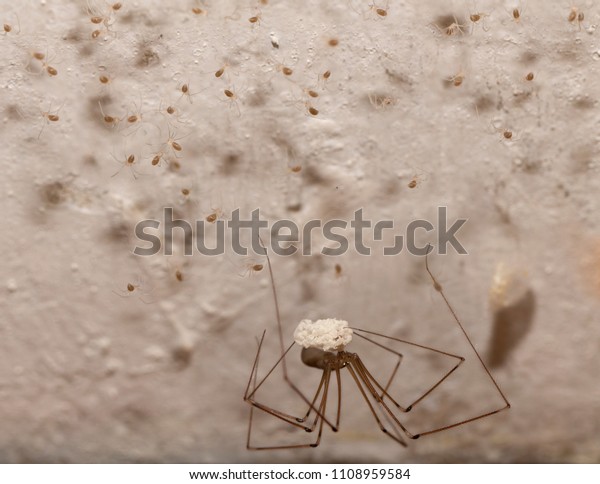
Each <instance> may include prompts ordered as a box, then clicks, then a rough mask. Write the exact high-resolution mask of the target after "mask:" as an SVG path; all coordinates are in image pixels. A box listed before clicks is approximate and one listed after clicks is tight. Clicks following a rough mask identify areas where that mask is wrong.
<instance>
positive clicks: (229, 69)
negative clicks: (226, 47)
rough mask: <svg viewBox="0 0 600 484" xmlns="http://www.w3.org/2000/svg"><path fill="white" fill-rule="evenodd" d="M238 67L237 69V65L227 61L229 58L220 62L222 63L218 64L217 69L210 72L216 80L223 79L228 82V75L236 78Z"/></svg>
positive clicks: (229, 79)
mask: <svg viewBox="0 0 600 484" xmlns="http://www.w3.org/2000/svg"><path fill="white" fill-rule="evenodd" d="M238 67H239V64H238V63H236V62H233V61H231V59H229V58H225V59H224V60H223V61H222V63H220V65H219V68H218V69H217V70H216V71H214V72H212V74H213V75H214V76H215V77H216V78H217V79H224V80H226V81H227V82H230V81H231V77H230V75H229V74H232V75H234V76H237V75H238V73H239V72H238Z"/></svg>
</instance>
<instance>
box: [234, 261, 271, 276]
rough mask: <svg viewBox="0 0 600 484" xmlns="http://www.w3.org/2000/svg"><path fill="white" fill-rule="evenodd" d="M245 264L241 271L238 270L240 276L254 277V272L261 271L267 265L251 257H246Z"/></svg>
mask: <svg viewBox="0 0 600 484" xmlns="http://www.w3.org/2000/svg"><path fill="white" fill-rule="evenodd" d="M243 266H244V267H243V269H242V270H241V271H240V272H238V276H240V277H247V276H250V277H252V275H253V274H255V273H257V272H261V271H262V270H263V269H264V267H265V266H264V264H262V263H261V262H259V261H257V260H253V259H251V258H248V259H246V260H245V261H244V262H243Z"/></svg>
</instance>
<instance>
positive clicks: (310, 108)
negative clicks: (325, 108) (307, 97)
mask: <svg viewBox="0 0 600 484" xmlns="http://www.w3.org/2000/svg"><path fill="white" fill-rule="evenodd" d="M303 104H304V108H305V109H306V112H307V114H309V115H311V116H317V115H318V114H319V110H318V109H317V108H315V107H314V106H313V105H312V104H310V103H309V102H308V101H306V102H304V103H303Z"/></svg>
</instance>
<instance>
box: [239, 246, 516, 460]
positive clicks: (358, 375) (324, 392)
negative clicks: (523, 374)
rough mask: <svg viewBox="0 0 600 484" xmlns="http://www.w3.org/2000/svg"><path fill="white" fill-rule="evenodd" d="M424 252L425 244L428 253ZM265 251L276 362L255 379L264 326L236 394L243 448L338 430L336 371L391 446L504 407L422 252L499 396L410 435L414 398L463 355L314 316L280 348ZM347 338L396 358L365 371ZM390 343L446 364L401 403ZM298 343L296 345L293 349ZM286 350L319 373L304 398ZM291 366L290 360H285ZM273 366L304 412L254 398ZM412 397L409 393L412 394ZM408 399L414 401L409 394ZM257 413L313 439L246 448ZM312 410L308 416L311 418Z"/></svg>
mask: <svg viewBox="0 0 600 484" xmlns="http://www.w3.org/2000/svg"><path fill="white" fill-rule="evenodd" d="M430 250H431V246H430V249H429V251H430ZM265 254H266V256H267V268H268V270H269V275H270V279H271V290H272V291H271V292H272V296H273V303H274V307H275V319H276V323H277V333H278V336H279V345H280V352H281V355H280V357H279V359H278V360H277V361H276V363H275V364H274V365H273V366H272V367H271V369H270V370H269V371H268V372H267V374H266V376H264V377H262V378H261V379H259V378H258V366H259V357H260V353H261V349H262V347H263V343H264V341H265V335H266V331H264V332H263V334H262V337H261V339H260V341H259V343H258V349H257V352H256V357H255V358H254V363H253V365H252V370H251V372H250V377H249V379H248V384H247V386H246V391H245V392H244V397H243V398H244V401H245V402H246V403H248V404H249V405H250V416H249V423H248V433H247V437H246V447H247V448H248V449H251V450H275V449H293V448H310V447H317V446H318V445H319V444H320V442H321V436H322V433H323V428H324V426H325V425H327V427H329V428H331V429H332V430H333V431H334V432H337V430H338V429H339V428H340V417H341V404H342V395H343V392H342V388H341V386H342V371H343V370H344V369H346V370H347V374H349V376H350V382H351V383H353V384H354V385H355V386H356V388H357V389H358V393H359V394H360V396H361V397H362V399H363V401H364V402H365V404H366V407H367V409H368V411H369V412H370V414H371V416H372V417H373V419H374V420H375V424H376V425H377V427H378V428H379V430H380V431H381V432H383V434H385V435H386V436H388V437H390V438H391V439H392V440H394V441H395V442H396V443H398V444H400V445H402V446H405V447H406V446H407V445H408V444H407V440H406V439H412V440H416V439H418V438H420V437H424V436H427V435H432V434H435V433H438V432H442V431H446V430H449V429H452V428H456V427H460V426H462V425H465V424H468V423H470V422H474V421H477V420H480V419H484V418H487V417H491V416H492V415H495V414H497V413H500V412H502V411H503V410H507V409H509V408H510V403H509V402H508V399H507V398H506V396H505V395H504V393H503V392H502V390H501V389H500V386H499V385H498V383H497V382H496V380H495V379H494V377H493V376H492V374H491V372H490V370H489V369H488V367H487V366H486V364H485V363H484V361H483V359H482V358H481V356H480V355H479V352H478V351H477V349H476V348H475V346H474V345H473V342H472V341H471V338H470V337H469V335H468V333H467V332H466V330H465V328H464V326H463V324H462V322H461V321H460V319H459V318H458V316H457V314H456V312H455V311H454V309H453V308H452V306H451V305H450V303H449V302H448V299H447V298H446V295H445V294H444V292H443V289H442V286H441V285H440V283H439V282H438V281H437V280H436V278H435V277H434V276H433V274H432V272H431V271H430V269H429V265H428V261H427V256H426V258H425V270H426V271H427V273H428V275H429V277H430V279H431V281H432V284H433V287H434V289H435V290H436V291H437V292H438V293H439V294H440V296H441V298H442V300H443V303H444V305H445V306H446V308H447V309H448V310H449V312H450V314H451V319H452V321H453V325H454V327H455V328H456V329H457V330H458V331H459V332H460V333H461V334H462V335H463V336H464V338H465V340H466V343H468V346H469V348H470V351H472V352H473V354H474V355H475V356H476V357H477V360H478V364H479V365H480V366H481V368H482V370H483V371H484V372H485V374H486V377H487V378H488V379H489V381H490V383H491V384H492V385H493V387H494V389H495V390H494V391H495V393H497V395H498V397H499V398H498V401H500V399H501V400H502V404H501V405H500V406H498V407H496V408H495V409H494V410H491V411H489V410H487V411H483V412H477V413H476V414H475V416H472V417H470V418H466V419H465V418H464V417H461V418H458V419H456V420H454V421H451V423H447V424H446V425H443V426H440V427H434V428H432V429H426V430H424V431H419V432H414V431H411V430H409V429H408V426H407V425H406V424H405V423H403V422H402V420H404V419H405V415H406V414H407V413H408V412H411V411H413V410H414V409H416V408H417V407H419V408H420V406H419V405H420V403H421V402H422V401H424V400H425V399H427V397H428V396H429V395H430V394H432V393H433V392H434V391H435V390H436V389H437V388H438V387H440V386H441V385H443V384H444V382H445V381H446V380H447V379H448V378H449V377H451V375H454V374H455V372H456V370H458V368H459V367H460V366H461V365H462V364H463V362H464V361H465V358H464V357H463V356H459V355H456V354H453V353H449V352H446V351H442V350H440V349H436V348H432V347H430V346H425V345H422V344H418V343H413V342H411V341H407V340H403V339H399V338H394V337H392V336H386V335H384V334H381V333H376V332H374V331H370V330H366V329H359V328H353V327H350V326H349V324H348V323H347V322H346V321H342V320H338V319H333V318H331V319H320V320H317V321H310V320H307V319H305V320H302V321H301V322H300V323H299V324H298V326H297V328H296V330H295V332H294V341H293V342H292V343H291V344H290V345H288V346H287V347H286V346H285V345H284V338H283V325H282V321H281V316H280V312H279V303H278V298H277V291H276V286H275V282H274V278H273V270H272V267H271V261H270V259H269V257H268V254H267V252H266V250H265ZM354 337H357V338H358V342H363V344H365V345H366V346H370V347H371V348H373V349H378V350H379V351H381V352H382V353H381V354H390V355H393V356H394V358H396V363H395V366H394V368H393V371H392V372H391V374H390V375H382V370H381V369H380V368H379V367H378V366H374V367H372V368H368V367H367V365H366V364H365V362H364V361H366V360H363V358H362V357H361V356H360V355H359V354H358V353H353V352H349V351H347V350H346V348H347V347H348V345H349V344H350V343H351V342H352V339H353V338H354ZM395 346H402V347H405V348H407V351H409V352H410V350H414V351H422V352H423V353H425V354H428V355H431V356H432V357H433V356H434V355H436V356H437V358H440V360H443V361H446V362H447V363H445V364H444V366H445V368H446V369H445V370H444V373H443V374H441V376H437V377H436V380H437V381H435V383H434V384H433V385H431V386H429V385H428V388H427V387H425V390H424V391H423V390H421V394H420V396H418V397H417V398H414V397H412V398H411V400H410V401H409V402H408V405H406V404H405V405H403V404H400V403H399V402H398V400H396V398H398V397H397V396H396V395H393V394H394V393H396V392H395V391H394V390H393V388H392V383H393V381H394V379H395V378H396V376H397V374H398V370H399V368H400V365H401V363H402V361H403V357H404V356H403V354H402V353H400V352H398V351H397V350H396V349H394V348H395ZM298 348H300V349H299V350H298ZM292 349H296V351H297V352H298V351H299V355H298V356H299V357H300V360H301V361H302V363H303V364H304V365H305V366H306V367H309V368H314V369H315V370H319V371H321V378H320V381H319V383H318V386H317V388H316V391H315V392H314V394H312V395H313V396H311V395H309V396H308V397H307V396H305V395H304V393H303V391H302V390H301V389H300V387H299V385H297V384H296V383H294V381H292V378H291V372H288V369H287V366H288V362H290V358H289V356H288V355H289V354H290V352H291V351H292ZM290 364H291V363H290ZM278 368H280V371H281V373H282V375H283V384H284V385H286V386H287V387H289V389H290V392H291V394H292V395H294V396H296V397H297V398H298V400H299V403H300V404H303V405H304V408H306V411H305V412H303V413H295V414H291V413H289V411H283V410H281V409H279V408H274V407H271V406H269V405H266V404H265V403H262V402H261V401H259V400H258V392H259V390H260V389H261V387H263V388H268V387H267V385H268V383H266V382H268V381H270V380H269V379H270V378H271V377H273V376H274V372H275V371H276V370H278ZM334 385H335V387H336V389H335V391H333V390H332V392H334V398H335V400H336V405H335V407H336V411H335V414H334V415H335V419H330V417H328V413H329V412H328V411H327V410H328V409H327V403H328V398H329V390H330V386H331V387H333V386H334ZM415 396H416V395H415ZM413 398H414V399H413ZM255 410H257V411H261V412H263V414H262V415H265V416H271V417H274V418H276V419H278V420H279V421H282V422H284V423H285V424H287V425H288V426H289V430H290V431H297V432H299V434H302V436H305V435H306V434H305V432H309V433H310V432H313V431H315V430H317V436H316V438H315V440H314V441H313V442H307V440H306V439H303V440H302V441H300V437H298V441H296V442H294V443H291V444H287V445H254V444H253V443H252V429H253V416H254V411H255ZM311 415H312V417H311Z"/></svg>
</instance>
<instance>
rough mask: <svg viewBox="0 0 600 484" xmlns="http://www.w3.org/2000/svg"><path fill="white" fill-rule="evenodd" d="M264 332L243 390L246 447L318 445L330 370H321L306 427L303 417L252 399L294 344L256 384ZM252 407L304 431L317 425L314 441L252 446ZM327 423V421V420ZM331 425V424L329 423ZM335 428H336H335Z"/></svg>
mask: <svg viewBox="0 0 600 484" xmlns="http://www.w3.org/2000/svg"><path fill="white" fill-rule="evenodd" d="M265 333H266V331H264V332H263V334H262V337H261V339H260V342H259V344H258V349H257V352H256V357H255V358H254V363H253V365H252V371H251V372H250V377H249V379H248V384H247V386H246V391H245V392H244V401H245V402H247V403H248V404H249V405H250V417H249V419H248V434H247V437H246V447H247V448H248V449H251V450H275V449H297V448H307V447H316V446H318V445H319V443H320V441H321V436H322V433H323V424H324V423H325V422H327V420H326V419H325V418H324V417H323V415H324V414H325V409H326V405H327V394H328V391H329V381H330V375H331V370H328V369H326V370H324V371H323V375H322V377H321V381H320V383H319V386H318V388H317V392H316V394H315V396H314V398H313V400H312V402H309V405H310V407H311V410H314V411H315V414H316V417H315V421H314V422H313V424H312V426H311V427H307V426H306V425H302V422H303V421H304V419H302V418H298V417H294V416H293V415H289V414H287V413H285V412H282V411H280V410H277V409H275V408H272V407H270V406H267V405H264V404H262V403H260V402H258V401H256V400H255V399H254V395H255V393H256V391H257V390H258V389H259V388H260V386H261V385H262V384H263V383H264V382H265V380H266V379H267V378H268V377H269V376H270V375H271V374H272V373H273V371H274V370H275V368H277V366H279V364H280V363H281V362H282V361H283V360H284V357H285V356H286V354H287V353H288V352H289V351H290V349H291V348H292V346H293V345H294V343H292V344H291V345H290V346H289V348H288V349H287V350H286V351H285V353H284V354H283V355H282V356H281V357H280V358H279V360H277V362H276V363H275V365H274V366H273V367H272V368H271V369H270V370H269V372H268V373H267V375H266V376H265V377H263V378H262V379H261V380H260V381H259V382H258V384H257V380H258V376H257V374H258V362H259V358H260V351H261V348H262V344H263V341H264V337H265ZM319 395H321V400H320V402H319V403H318V408H317V407H315V406H314V405H315V403H316V401H317V399H318V398H319ZM254 408H258V409H259V410H262V411H263V412H265V413H267V414H269V415H272V416H273V417H276V418H278V419H280V420H282V421H284V422H285V423H287V424H290V425H292V426H294V427H297V428H299V429H302V430H304V431H306V432H312V431H313V430H314V429H315V428H316V427H317V425H318V426H319V432H318V435H317V438H316V440H315V442H313V443H307V444H292V445H280V446H259V447H257V446H253V445H251V435H252V423H253V417H254ZM309 413H310V410H309ZM327 423H328V425H330V424H329V422H327ZM330 426H331V425H330ZM336 430H337V429H336Z"/></svg>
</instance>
